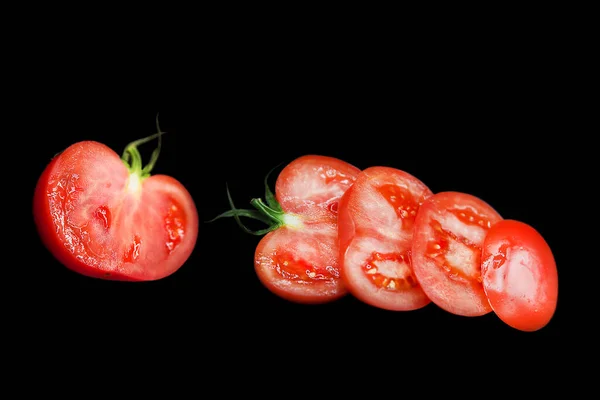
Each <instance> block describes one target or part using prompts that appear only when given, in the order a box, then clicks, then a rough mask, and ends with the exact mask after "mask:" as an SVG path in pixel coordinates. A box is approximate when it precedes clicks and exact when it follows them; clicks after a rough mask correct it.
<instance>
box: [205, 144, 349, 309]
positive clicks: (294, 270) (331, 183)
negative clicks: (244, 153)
mask: <svg viewBox="0 0 600 400" xmlns="http://www.w3.org/2000/svg"><path fill="white" fill-rule="evenodd" d="M359 172H360V170H359V169H358V168H356V167H355V166H353V165H351V164H349V163H347V162H345V161H342V160H340V159H337V158H334V157H326V156H320V155H306V156H302V157H299V158H297V159H295V160H293V161H291V162H290V163H289V164H288V165H286V166H285V167H284V168H283V169H282V170H281V172H280V173H279V175H278V177H277V181H276V183H275V194H274V195H273V194H272V193H271V192H270V190H269V189H268V185H266V180H265V185H266V186H267V187H266V196H265V197H266V201H267V204H265V203H264V202H263V201H262V199H254V200H253V202H252V204H253V205H254V206H255V207H256V208H257V210H256V211H250V210H239V209H235V207H234V206H233V203H232V204H231V205H232V210H230V211H228V212H226V213H224V214H222V215H221V216H228V217H236V218H238V223H240V222H239V217H251V218H255V219H259V220H262V221H263V222H266V223H268V224H270V225H271V226H270V227H269V228H266V229H265V230H261V231H258V232H251V231H249V230H248V229H247V228H245V227H244V226H243V225H242V224H241V223H240V225H241V226H242V227H244V229H246V230H247V231H248V232H250V233H254V234H258V235H262V234H264V237H263V238H261V240H260V241H259V243H258V245H257V247H256V251H255V256H254V268H255V270H256V274H257V276H258V278H259V280H260V281H261V282H262V284H263V285H264V286H265V287H266V288H268V289H269V290H270V291H271V292H273V293H275V294H277V295H278V296H280V297H282V298H284V299H286V300H289V301H293V302H298V303H305V304H314V303H326V302H330V301H333V300H335V299H338V298H340V297H342V296H344V295H345V294H346V293H347V290H346V288H345V286H344V284H343V282H342V281H341V279H340V271H339V262H338V254H339V252H338V242H337V233H338V230H337V217H338V202H339V200H340V198H341V196H342V195H343V194H344V193H345V191H346V190H347V189H348V188H349V187H351V186H352V184H353V183H354V180H355V179H356V176H357V175H358V173H359ZM230 201H231V199H230ZM221 216H219V217H221ZM219 217H217V218H219Z"/></svg>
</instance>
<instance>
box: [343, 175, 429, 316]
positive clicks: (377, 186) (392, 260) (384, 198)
mask: <svg viewBox="0 0 600 400" xmlns="http://www.w3.org/2000/svg"><path fill="white" fill-rule="evenodd" d="M431 195H432V192H431V190H429V188H428V187H427V186H426V185H425V184H424V183H423V182H421V181H420V180H419V179H417V178H416V177H414V176H412V175H410V174H408V173H406V172H404V171H402V170H399V169H395V168H390V167H382V166H374V167H370V168H367V169H365V170H363V171H362V172H361V173H360V174H359V176H358V177H357V178H356V181H355V182H354V185H352V187H351V188H350V189H349V190H348V191H346V193H345V194H344V196H342V200H341V201H340V204H339V215H338V231H339V243H340V244H339V248H340V265H341V273H342V279H343V281H344V283H345V284H346V286H347V288H348V290H349V291H350V292H351V293H352V294H353V295H354V296H355V297H356V298H358V299H359V300H361V301H363V302H365V303H367V304H370V305H373V306H375V307H378V308H383V309H388V310H395V311H408V310H415V309H418V308H422V307H424V306H425V305H427V304H429V302H430V300H429V299H428V298H427V296H426V295H425V292H423V290H422V289H421V287H420V285H419V282H418V281H417V279H416V277H415V275H414V273H413V270H412V265H411V264H412V262H411V243H412V237H413V225H414V221H415V217H416V215H417V212H418V211H419V207H420V206H421V204H422V203H423V202H424V201H425V200H426V199H427V198H428V197H429V196H431Z"/></svg>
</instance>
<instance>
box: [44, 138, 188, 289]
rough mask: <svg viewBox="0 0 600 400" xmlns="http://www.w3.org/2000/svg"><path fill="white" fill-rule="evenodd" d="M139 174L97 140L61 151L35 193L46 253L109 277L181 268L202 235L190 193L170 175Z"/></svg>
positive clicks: (135, 277) (139, 277) (136, 277)
mask: <svg viewBox="0 0 600 400" xmlns="http://www.w3.org/2000/svg"><path fill="white" fill-rule="evenodd" d="M134 147H135V146H134ZM129 150H130V151H133V152H136V153H137V150H135V149H134V148H129ZM137 155H138V156H139V153H137ZM134 158H135V157H134ZM138 160H139V158H138ZM140 162H141V161H140ZM134 164H135V163H134ZM140 172H141V171H140V170H136V171H133V172H131V171H130V170H129V169H128V168H127V166H126V164H125V163H124V162H123V160H122V159H121V158H120V157H119V156H118V155H117V153H115V152H114V151H113V150H111V149H110V148H108V147H107V146H105V145H104V144H101V143H98V142H93V141H84V142H79V143H76V144H73V145H71V146H70V147H69V148H67V149H66V150H65V151H63V152H62V153H60V154H59V155H57V156H56V157H55V158H54V159H53V160H52V161H51V162H50V163H49V165H48V166H47V167H46V169H45V171H44V172H43V174H42V176H41V177H40V179H39V181H38V184H37V186H36V190H35V195H34V208H33V214H34V218H35V222H36V226H37V229H38V232H39V233H40V236H41V239H42V241H43V243H44V244H45V246H46V247H47V248H48V250H49V251H50V252H51V253H52V254H53V255H54V256H55V257H56V258H57V259H58V260H59V261H60V262H61V263H62V264H64V265H65V266H66V267H67V268H69V269H71V270H73V271H75V272H78V273H80V274H82V275H86V276H90V277H95V278H102V279H108V280H121V281H146V280H156V279H161V278H164V277H166V276H168V275H170V274H172V273H173V272H175V271H176V270H177V269H179V268H180V267H181V266H182V265H183V263H184V262H185V261H186V260H187V259H188V257H189V256H190V253H191V252H192V249H193V248H194V246H195V243H196V238H197V233H198V215H197V210H196V207H195V205H194V202H193V200H192V197H191V196H190V194H189V193H188V191H187V190H186V189H185V188H184V187H183V186H182V184H181V183H180V182H178V181H177V180H175V179H174V178H172V177H169V176H166V175H154V176H143V175H142V174H140ZM146 175H148V174H146Z"/></svg>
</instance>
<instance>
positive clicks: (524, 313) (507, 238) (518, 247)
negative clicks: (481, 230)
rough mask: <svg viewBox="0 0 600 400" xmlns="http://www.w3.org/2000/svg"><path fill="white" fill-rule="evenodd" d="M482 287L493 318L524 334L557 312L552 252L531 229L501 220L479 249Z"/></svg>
mask: <svg viewBox="0 0 600 400" xmlns="http://www.w3.org/2000/svg"><path fill="white" fill-rule="evenodd" d="M481 270H482V277H483V287H484V290H485V293H486V295H487V297H488V299H489V302H490V305H491V307H492V309H493V310H494V312H495V313H496V315H497V316H498V317H499V318H500V319H501V320H502V321H504V322H505V323H506V324H508V325H509V326H511V327H513V328H515V329H518V330H521V331H526V332H532V331H536V330H539V329H541V328H543V327H544V326H546V325H547V324H548V323H549V322H550V320H551V319H552V317H553V315H554V312H555V311H556V305H557V299H558V272H557V268H556V261H555V259H554V256H553V254H552V250H551V249H550V246H549V245H548V243H547V242H546V241H545V240H544V238H543V237H542V235H541V234H540V233H539V232H538V231H537V230H535V229H534V228H533V227H532V226H530V225H528V224H526V223H524V222H521V221H515V220H504V221H500V222H498V223H497V224H495V225H494V226H492V228H491V229H490V230H489V232H488V234H487V236H486V238H485V241H484V244H483V249H482V267H481Z"/></svg>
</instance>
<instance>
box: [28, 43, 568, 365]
mask: <svg viewBox="0 0 600 400" xmlns="http://www.w3.org/2000/svg"><path fill="white" fill-rule="evenodd" d="M296 39H298V38H296ZM209 43H210V41H209ZM227 43H228V44H229V46H215V47H214V48H213V47H210V45H209V46H208V48H207V47H200V48H199V49H198V51H197V56H198V57H199V58H198V59H197V60H196V63H195V64H193V66H190V65H189V64H186V61H187V58H186V57H185V56H182V55H181V54H179V53H176V52H172V53H169V54H168V56H164V57H163V58H162V59H161V61H159V62H157V63H156V64H158V65H156V64H155V65H152V66H151V67H149V68H148V69H144V68H143V67H144V66H143V65H142V66H139V69H138V64H136V66H135V67H130V66H127V67H126V66H125V65H124V64H121V63H120V62H119V60H121V59H122V57H126V54H127V51H126V50H122V51H119V52H118V53H116V54H114V55H113V57H111V58H110V59H102V58H101V57H97V56H96V55H95V53H92V52H90V53H86V54H85V55H82V56H81V57H73V58H71V57H70V58H69V60H70V61H69V62H65V63H61V64H60V68H57V69H53V70H52V72H44V73H42V76H41V77H40V76H38V77H37V78H35V83H34V86H36V88H35V93H36V95H35V96H33V98H28V99H27V101H28V103H31V104H32V107H31V108H30V109H29V110H30V111H31V113H30V114H29V115H28V117H27V118H25V119H23V120H22V122H21V127H20V131H22V132H31V131H36V132H39V133H37V137H36V139H35V145H34V146H31V147H30V148H29V149H28V155H27V156H28V163H27V172H28V173H27V187H26V189H25V192H27V193H29V194H31V195H32V194H33V190H34V188H35V184H36V182H37V179H38V177H39V176H40V175H41V173H42V172H43V170H44V168H45V166H46V165H47V163H48V162H49V161H50V159H51V158H52V157H53V156H54V154H56V153H58V152H59V151H61V150H63V149H65V148H66V147H68V146H69V145H70V144H72V143H74V142H77V141H81V140H96V141H100V142H102V143H104V144H106V145H108V146H109V147H111V148H113V149H114V150H115V151H116V152H117V153H118V154H119V155H120V154H121V152H122V151H123V148H124V147H125V145H127V144H128V143H129V142H130V141H132V140H135V139H138V138H141V137H145V136H148V135H150V134H152V133H154V132H155V131H156V129H155V117H156V115H157V113H160V124H161V128H162V130H163V131H165V132H167V133H166V134H165V135H164V137H163V148H162V153H161V156H160V158H159V161H158V163H157V165H156V167H155V169H154V173H155V174H159V173H160V174H167V175H171V176H173V177H175V178H176V179H178V180H180V181H181V182H182V183H183V184H184V185H185V186H186V188H187V189H188V190H189V191H190V193H191V194H192V196H193V198H194V200H195V202H196V205H197V208H198V212H199V217H200V226H199V236H198V242H197V246H196V248H195V250H194V252H193V254H192V255H191V257H190V258H189V260H188V262H186V264H185V265H184V266H183V267H182V268H181V269H180V270H179V271H177V272H176V273H175V274H173V275H172V276H170V277H168V278H165V279H163V280H160V281H156V282H146V283H122V282H110V281H100V280H95V279H89V278H86V277H83V276H80V275H77V274H75V273H72V272H71V271H69V270H67V269H66V268H64V267H63V266H62V265H60V264H59V263H58V262H57V261H55V260H54V258H53V257H52V256H51V255H50V253H49V252H48V251H47V250H46V249H45V248H44V247H43V245H42V243H41V242H40V240H39V238H38V236H37V233H36V231H35V226H34V224H33V219H31V221H30V223H29V225H28V226H29V229H28V232H27V233H29V235H30V238H31V239H30V240H29V241H28V243H30V248H29V249H28V252H29V255H28V259H29V260H30V261H29V266H28V268H27V269H26V271H25V272H26V274H27V278H26V279H25V280H22V281H19V282H20V283H19V284H20V285H21V286H20V289H21V290H20V294H19V296H20V299H21V300H23V302H22V304H23V305H22V306H23V307H27V308H28V309H29V312H30V314H27V315H29V317H28V318H30V321H29V322H30V323H32V324H38V325H39V327H40V329H43V331H44V332H45V334H46V335H50V336H51V335H52V334H56V336H57V337H64V336H65V335H66V336H68V337H69V338H70V340H73V341H74V342H75V343H78V345H79V346H80V347H78V348H79V349H81V350H82V351H84V352H85V351H86V350H85V349H87V348H89V345H90V344H92V346H98V348H102V347H108V348H110V347H118V348H121V347H125V348H152V349H155V350H158V349H165V350H168V351H171V352H177V351H181V352H188V351H191V350H192V349H194V350H198V351H199V352H200V353H201V354H204V356H206V354H205V353H206V352H209V351H212V350H214V349H218V350H217V351H218V352H222V353H223V354H234V353H235V352H240V351H246V350H252V349H255V348H262V349H271V350H272V352H273V354H283V353H286V352H289V351H294V352H300V353H303V352H307V353H311V352H315V351H319V350H318V349H321V350H320V351H322V349H325V348H327V349H329V350H328V351H332V352H335V353H336V354H337V353H344V351H345V349H346V346H347V344H345V343H354V345H353V346H354V349H353V350H352V351H353V353H354V354H363V353H364V354H365V355H368V354H371V353H372V352H373V350H374V349H376V350H377V351H383V352H386V351H389V352H392V353H393V352H398V353H400V354H402V353H404V352H408V351H410V350H412V349H413V346H412V345H411V343H414V342H415V341H417V340H425V341H429V342H431V343H437V344H441V345H442V346H445V345H446V344H448V346H449V347H453V346H454V344H453V343H462V344H461V345H460V346H465V348H467V349H469V348H472V349H476V348H477V347H478V346H480V344H479V343H478V342H477V340H479V339H477V338H486V340H489V341H495V342H502V341H505V340H511V341H516V342H518V343H527V344H530V343H535V342H537V341H539V340H542V339H544V340H551V341H554V343H557V342H556V341H558V340H560V339H561V337H562V335H563V334H566V328H565V324H564V323H563V320H564V316H563V315H564V313H565V311H564V308H563V307H564V301H563V299H564V297H565V295H564V293H566V291H563V288H566V284H565V285H564V286H560V290H559V303H558V309H557V312H556V314H555V317H554V318H553V320H552V321H551V322H550V324H549V325H548V326H546V327H545V328H543V329H542V330H540V331H538V332H534V333H524V332H519V331H516V330H514V329H512V328H510V327H508V326H507V325H505V324H504V323H502V322H501V321H500V320H499V319H498V318H497V317H496V316H495V315H494V314H493V313H490V314H488V315H486V316H483V317H477V318H465V317H459V316H455V315H451V314H449V313H447V312H444V311H442V310H440V309H439V308H437V307H436V306H434V305H433V304H430V305H428V306H427V307H425V308H423V309H421V310H418V311H411V312H405V313H402V312H396V313H394V312H389V311H384V310H378V309H375V308H373V307H370V306H367V305H365V304H362V303H360V302H358V301H357V300H355V299H354V298H352V297H351V296H347V297H346V298H344V299H341V300H339V301H336V302H334V303H331V304H327V305H319V306H303V305H298V304H293V303H289V302H286V301H284V300H281V299H279V298H277V297H276V296H275V295H273V294H271V293H270V292H268V291H267V290H266V289H265V288H264V287H263V286H262V285H261V284H260V283H259V281H258V279H257V278H256V275H255V273H254V269H253V255H254V249H255V247H256V245H257V243H258V241H259V240H260V238H257V237H254V236H250V235H247V234H245V233H243V232H242V231H241V230H240V229H239V228H238V227H237V226H236V224H235V222H234V221H233V220H229V219H225V220H220V221H217V222H213V223H210V224H209V223H205V222H204V221H207V220H208V219H211V218H213V217H214V216H216V215H217V214H219V213H221V212H223V211H225V210H227V209H228V203H227V198H226V191H225V184H226V183H228V184H229V187H230V189H231V191H232V195H233V196H234V199H235V200H236V203H237V205H238V206H240V207H241V206H247V205H248V204H249V203H248V202H249V200H250V199H251V198H253V197H259V196H262V195H263V191H264V189H263V178H264V176H265V174H266V173H267V172H268V171H269V170H270V169H271V168H273V167H274V166H276V165H279V164H285V163H287V162H289V161H291V160H293V159H294V158H295V157H298V156H301V155H305V154H320V155H327V156H333V157H339V158H341V159H343V160H345V161H348V162H350V163H352V164H354V165H355V166H357V167H359V168H361V169H362V168H366V167H370V166H375V165H382V166H390V167H395V168H399V169H402V170H405V171H407V172H409V173H411V174H413V175H415V176H416V177H418V178H419V179H421V180H422V181H423V182H424V183H426V184H427V185H428V186H429V188H430V189H431V190H432V191H433V192H439V191H447V190H453V191H464V192H467V193H470V194H473V195H476V196H478V197H480V198H482V199H483V200H485V201H486V202H488V203H489V204H490V205H492V206H493V207H494V208H495V209H496V210H497V211H498V212H499V213H500V214H501V215H502V216H504V217H505V218H512V219H518V220H521V221H524V222H527V223H529V224H531V225H532V226H533V227H535V228H536V229H537V230H538V231H539V232H540V233H541V234H542V235H543V236H544V237H545V239H546V240H547V242H548V243H549V245H550V246H551V248H552V249H553V251H554V255H555V258H556V260H557V265H558V271H559V281H560V284H561V285H563V283H564V282H567V278H565V277H566V276H567V274H568V270H569V268H570V267H571V266H570V265H569V263H570V261H569V258H568V251H567V249H566V244H564V241H563V236H564V234H565V233H564V231H563V230H562V229H561V225H560V223H561V222H557V218H556V213H557V210H561V209H562V208H563V207H564V206H565V202H564V196H565V193H564V192H563V191H562V189H557V187H556V183H557V179H558V180H560V179H561V178H560V176H561V173H562V172H563V165H562V164H561V163H560V162H557V160H558V159H560V157H561V156H562V155H564V153H565V152H567V149H566V147H565V143H564V140H561V135H558V136H556V133H557V132H559V133H560V132H561V130H562V129H563V125H564V123H565V116H564V115H563V113H562V109H561V106H560V105H558V104H559V102H561V101H562V99H561V98H560V94H559V90H560V87H557V86H556V84H555V85H548V82H549V80H551V79H552V77H553V76H554V74H555V71H553V70H549V69H548V67H547V64H546V63H545V62H543V61H542V62H541V61H540V60H539V58H538V55H536V54H532V53H529V52H527V51H516V50H515V51H516V52H508V55H507V56H506V57H498V54H497V53H496V52H493V51H484V50H482V49H481V48H480V47H478V46H477V45H473V46H471V47H470V46H467V47H466V48H465V49H464V50H463V51H461V50H460V49H457V48H455V47H453V46H450V45H448V46H440V47H438V48H436V49H435V51H434V52H433V53H432V52H431V51H429V50H426V49H421V50H420V51H417V52H414V53H411V55H410V56H409V55H405V56H404V57H401V59H400V60H399V59H398V58H396V56H397V55H398V54H392V53H397V52H398V50H397V49H388V48H386V47H385V46H381V47H377V48H373V47H370V46H367V45H365V44H364V43H363V45H364V46H363V47H362V50H361V51H355V50H353V48H352V47H351V46H346V47H345V48H344V50H345V51H342V50H340V48H339V47H336V46H335V43H334V42H328V43H322V44H321V46H320V47H319V48H318V49H316V48H306V47H303V46H302V41H301V40H297V41H295V42H294V44H293V45H292V44H290V43H288V42H286V41H285V40H283V39H282V40H281V41H277V42H271V43H270V44H266V45H263V46H258V45H256V43H255V42H252V41H251V40H247V41H245V40H244V38H243V36H236V37H235V38H232V40H231V41H228V42H227ZM168 47H169V43H162V47H161V49H162V50H165V49H167V48H168ZM131 49H133V50H132V51H134V52H135V53H136V55H137V56H139V57H140V59H143V60H147V61H148V63H149V64H152V57H153V54H154V52H155V51H156V49H154V48H150V47H144V48H143V49H140V48H136V47H135V46H132V47H130V48H129V50H131ZM474 49H479V50H478V51H475V50H474ZM71 60H72V62H71ZM142 64H144V63H142ZM196 67H197V68H196ZM183 70H185V74H184V75H182V74H183ZM152 150H153V145H152V144H148V145H145V146H144V147H142V148H141V151H142V155H143V157H144V159H145V160H148V158H149V155H150V153H151V151H152ZM273 182H274V181H273ZM562 223H564V221H562ZM25 300H26V302H25ZM180 346H182V347H180ZM471 346H472V347H471Z"/></svg>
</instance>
